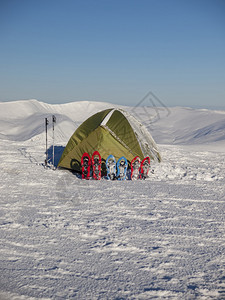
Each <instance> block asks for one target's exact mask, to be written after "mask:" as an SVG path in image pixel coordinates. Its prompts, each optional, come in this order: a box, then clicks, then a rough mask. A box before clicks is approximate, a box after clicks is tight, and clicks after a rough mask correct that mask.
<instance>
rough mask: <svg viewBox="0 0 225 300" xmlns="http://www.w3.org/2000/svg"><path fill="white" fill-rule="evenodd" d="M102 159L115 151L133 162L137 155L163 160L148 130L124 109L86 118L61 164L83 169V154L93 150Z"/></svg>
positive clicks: (69, 145) (64, 152) (117, 154)
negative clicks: (81, 162) (81, 164)
mask: <svg viewBox="0 0 225 300" xmlns="http://www.w3.org/2000/svg"><path fill="white" fill-rule="evenodd" d="M96 150H97V151H98V152H99V153H100V154H101V157H102V159H103V160H106V158H107V157H108V156H109V155H110V154H113V155H114V156H115V158H116V160H117V159H119V158H120V157H121V156H125V157H126V158H127V160H128V161H131V160H132V159H133V158H134V157H135V156H137V155H138V156H139V157H140V158H141V159H143V158H144V157H146V156H149V157H150V158H151V159H152V160H156V161H159V162H160V160H161V158H160V154H159V151H158V149H157V145H156V143H155V142H154V140H153V138H152V136H151V135H150V133H149V132H148V131H147V129H146V128H145V127H144V126H143V125H142V124H141V123H140V122H139V121H137V120H136V119H135V118H134V117H133V116H131V115H130V114H129V113H128V112H125V111H124V110H122V109H118V108H117V109H113V108H111V109H106V110H103V111H100V112H98V113H96V114H94V115H92V116H91V117H89V118H88V119H87V120H86V121H84V122H83V123H82V124H81V125H80V126H79V127H78V128H77V130H76V131H75V132H74V134H73V135H72V136H71V138H70V140H69V142H68V144H67V146H66V147H65V149H64V151H63V154H62V156H61V158H60V161H59V164H58V167H62V168H66V169H71V170H74V171H78V172H79V171H81V166H80V161H81V157H82V155H83V153H85V152H87V153H89V154H90V155H92V153H93V152H94V151H96Z"/></svg>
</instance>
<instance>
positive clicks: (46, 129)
mask: <svg viewBox="0 0 225 300" xmlns="http://www.w3.org/2000/svg"><path fill="white" fill-rule="evenodd" d="M48 123H49V122H48V118H45V134H46V151H45V154H46V158H45V166H47V164H48Z"/></svg>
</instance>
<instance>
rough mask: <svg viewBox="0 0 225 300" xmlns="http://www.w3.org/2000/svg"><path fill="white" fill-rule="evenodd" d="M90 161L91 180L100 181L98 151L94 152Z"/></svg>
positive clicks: (100, 161)
mask: <svg viewBox="0 0 225 300" xmlns="http://www.w3.org/2000/svg"><path fill="white" fill-rule="evenodd" d="M91 161H92V170H93V173H92V176H93V179H95V180H100V179H101V164H102V159H101V155H100V154H99V152H98V151H95V152H94V153H93V155H92V159H91Z"/></svg>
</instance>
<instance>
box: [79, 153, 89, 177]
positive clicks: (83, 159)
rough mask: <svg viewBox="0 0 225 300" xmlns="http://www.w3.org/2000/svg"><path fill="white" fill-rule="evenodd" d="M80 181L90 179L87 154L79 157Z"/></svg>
mask: <svg viewBox="0 0 225 300" xmlns="http://www.w3.org/2000/svg"><path fill="white" fill-rule="evenodd" d="M81 167H82V179H87V180H88V179H90V171H91V158H90V156H89V154H88V153H87V152H85V153H84V154H83V155H82V157H81Z"/></svg>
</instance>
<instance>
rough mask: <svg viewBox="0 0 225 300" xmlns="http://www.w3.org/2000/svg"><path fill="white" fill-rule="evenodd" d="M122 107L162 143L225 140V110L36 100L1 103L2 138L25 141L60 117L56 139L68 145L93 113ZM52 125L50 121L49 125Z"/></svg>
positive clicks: (0, 133)
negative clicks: (45, 121)
mask: <svg viewBox="0 0 225 300" xmlns="http://www.w3.org/2000/svg"><path fill="white" fill-rule="evenodd" d="M111 107H121V108H123V109H125V110H127V111H129V112H130V113H131V114H133V115H134V116H135V117H136V118H138V119H139V120H140V121H141V122H142V123H143V124H144V125H145V126H146V127H147V129H148V130H149V131H150V132H151V134H152V136H153V138H154V139H155V141H156V142H157V143H159V144H178V145H179V144H180V145H181V144H183V145H187V144H206V143H214V142H224V141H225V111H212V110H207V109H192V108H184V107H171V108H164V107H159V108H155V107H125V106H118V105H114V104H110V103H104V102H89V101H81V102H72V103H67V104H57V105H51V104H47V103H43V102H39V101H37V100H23V101H14V102H7V103H4V102H1V103H0V138H1V139H9V140H17V141H25V140H28V139H30V138H32V137H34V136H37V135H39V134H42V133H43V132H44V130H45V129H44V118H45V117H51V115H52V114H54V115H55V116H56V118H57V124H56V138H57V139H58V142H60V140H61V141H62V143H65V141H67V140H68V139H69V137H70V136H71V135H72V134H73V132H74V130H75V129H76V128H77V127H78V126H79V124H81V122H83V121H84V120H85V119H86V118H88V117H89V116H91V115H92V114H94V113H96V112H98V111H100V110H103V109H106V108H111ZM50 124H51V122H50Z"/></svg>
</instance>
